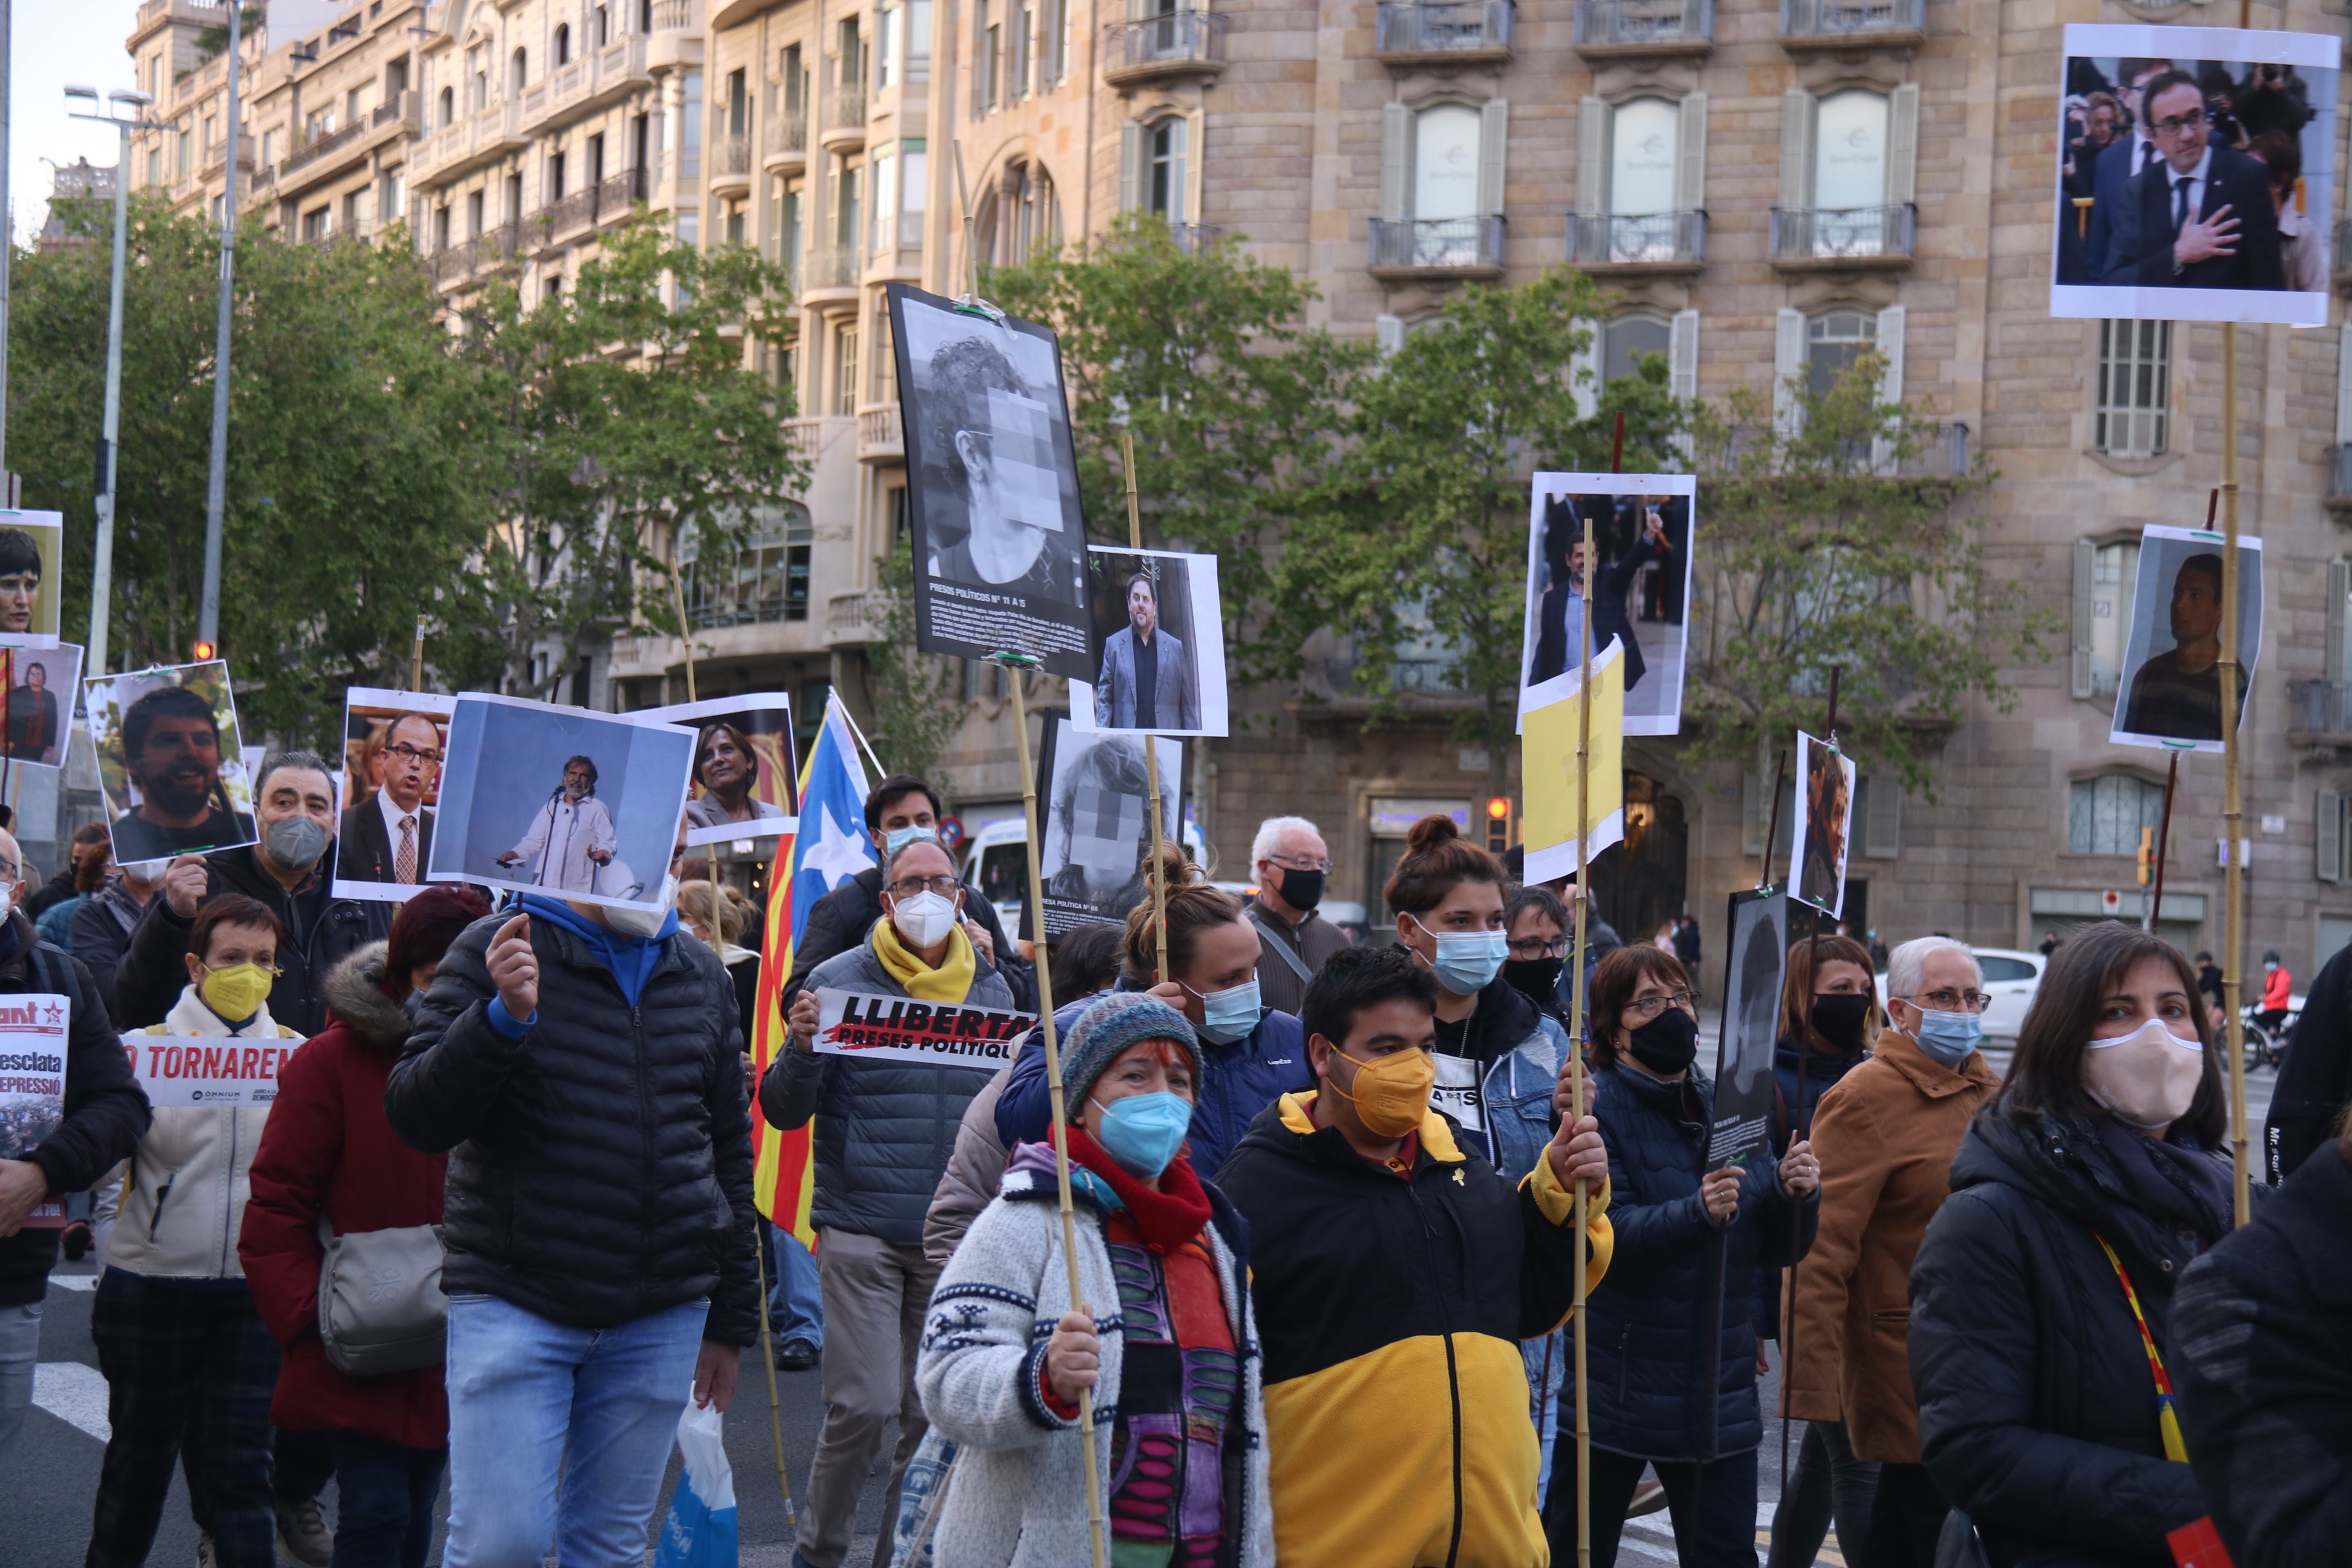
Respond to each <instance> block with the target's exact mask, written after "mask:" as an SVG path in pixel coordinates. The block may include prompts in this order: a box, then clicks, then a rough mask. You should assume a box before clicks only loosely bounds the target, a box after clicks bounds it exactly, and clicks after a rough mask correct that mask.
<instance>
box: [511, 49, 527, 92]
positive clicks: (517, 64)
mask: <svg viewBox="0 0 2352 1568" xmlns="http://www.w3.org/2000/svg"><path fill="white" fill-rule="evenodd" d="M529 79H530V51H529V50H527V49H520V48H519V49H517V50H515V52H514V63H513V67H512V68H511V69H509V71H508V73H507V88H508V90H509V91H512V92H520V91H521V90H522V88H523V83H524V82H526V81H528V80H529Z"/></svg>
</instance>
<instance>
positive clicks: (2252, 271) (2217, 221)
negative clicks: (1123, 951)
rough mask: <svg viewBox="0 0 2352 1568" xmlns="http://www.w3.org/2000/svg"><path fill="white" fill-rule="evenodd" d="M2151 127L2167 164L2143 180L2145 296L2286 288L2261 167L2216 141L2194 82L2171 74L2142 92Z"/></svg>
mask: <svg viewBox="0 0 2352 1568" xmlns="http://www.w3.org/2000/svg"><path fill="white" fill-rule="evenodd" d="M2144 101H2145V102H2146V104H2147V121H2148V127H2149V129H2150V130H2151V131H2153V132H2155V135H2156V147H2157V151H2158V153H2161V154H2163V161H2162V162H2161V163H2151V164H2150V165H2148V167H2147V169H2146V170H2145V171H2143V172H2142V173H2141V174H2140V175H2139V176H2138V178H2139V192H2138V196H2137V204H2136V205H2137V212H2138V216H2139V238H2138V242H2137V256H2136V258H2135V260H2134V267H2133V273H2134V275H2133V277H2132V279H2130V280H2131V281H2132V282H2135V283H2137V284H2138V285H2139V286H2140V287H2141V288H2143V289H2148V288H2162V289H2284V288H2285V287H2286V268H2285V266H2284V263H2283V262H2282V261H2281V259H2280V256H2279V231H2278V212H2277V208H2276V207H2275V205H2273V203H2272V201H2271V194H2270V180H2269V177H2268V175H2267V174H2265V173H2264V171H2263V165H2262V163H2261V161H2260V160H2259V159H2255V158H2250V157H2248V156H2247V155H2246V154H2245V153H2240V152H2237V151H2235V150H2234V149H2232V148H2229V147H2224V146H2221V145H2219V144H2218V143H2217V142H2215V141H2214V139H2213V137H2212V133H2211V127H2210V116H2209V115H2208V114H2207V112H2206V109H2205V92H2204V89H2202V88H2200V87H2199V86H2198V84H2197V79H2196V78H2194V77H2192V76H2189V75H2188V74H2186V73H2185V72H2181V71H2167V72H2166V73H2165V74H2164V75H2162V76H2160V77H2158V78H2157V79H2155V80H2154V81H2151V82H2149V83H2148V84H2147V92H2146V94H2145V96H2144Z"/></svg>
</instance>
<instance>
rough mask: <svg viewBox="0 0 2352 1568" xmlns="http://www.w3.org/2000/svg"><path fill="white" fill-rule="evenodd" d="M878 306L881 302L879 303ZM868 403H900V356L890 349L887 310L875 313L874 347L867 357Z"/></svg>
mask: <svg viewBox="0 0 2352 1568" xmlns="http://www.w3.org/2000/svg"><path fill="white" fill-rule="evenodd" d="M878 304H879V301H878V300H877V305H878ZM866 362H867V369H866V401H867V402H868V403H896V402H898V355H897V354H896V353H893V352H891V348H890V315H889V312H888V310H887V309H877V310H875V312H874V347H873V349H872V350H871V351H870V352H869V353H867V354H866Z"/></svg>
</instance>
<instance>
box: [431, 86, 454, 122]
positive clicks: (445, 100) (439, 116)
mask: <svg viewBox="0 0 2352 1568" xmlns="http://www.w3.org/2000/svg"><path fill="white" fill-rule="evenodd" d="M434 123H435V124H436V125H438V126H439V127H440V128H441V129H442V130H444V131H446V130H448V129H449V127H450V126H452V125H455V124H456V123H457V89H456V88H452V87H445V88H443V89H441V98H440V102H439V106H438V107H437V109H436V110H435V114H434Z"/></svg>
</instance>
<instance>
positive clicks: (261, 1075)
mask: <svg viewBox="0 0 2352 1568" xmlns="http://www.w3.org/2000/svg"><path fill="white" fill-rule="evenodd" d="M301 1045H302V1042H301V1040H300V1038H299V1037H296V1036H292V1035H288V1036H284V1037H278V1038H275V1039H260V1038H254V1039H239V1038H237V1037H234V1036H228V1035H141V1034H130V1035H125V1036H123V1037H122V1047H123V1048H124V1049H125V1050H127V1051H129V1052H130V1053H131V1071H133V1072H135V1073H136V1074H138V1075H139V1087H140V1088H141V1089H145V1090H146V1091H147V1103H148V1104H150V1105H227V1106H237V1105H268V1103H269V1102H270V1101H272V1100H276V1099H277V1098H278V1068H280V1067H282V1066H284V1065H285V1062H286V1058H288V1057H290V1056H292V1055H293V1054H294V1053H295V1052H296V1051H297V1050H299V1048H300V1047H301Z"/></svg>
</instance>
